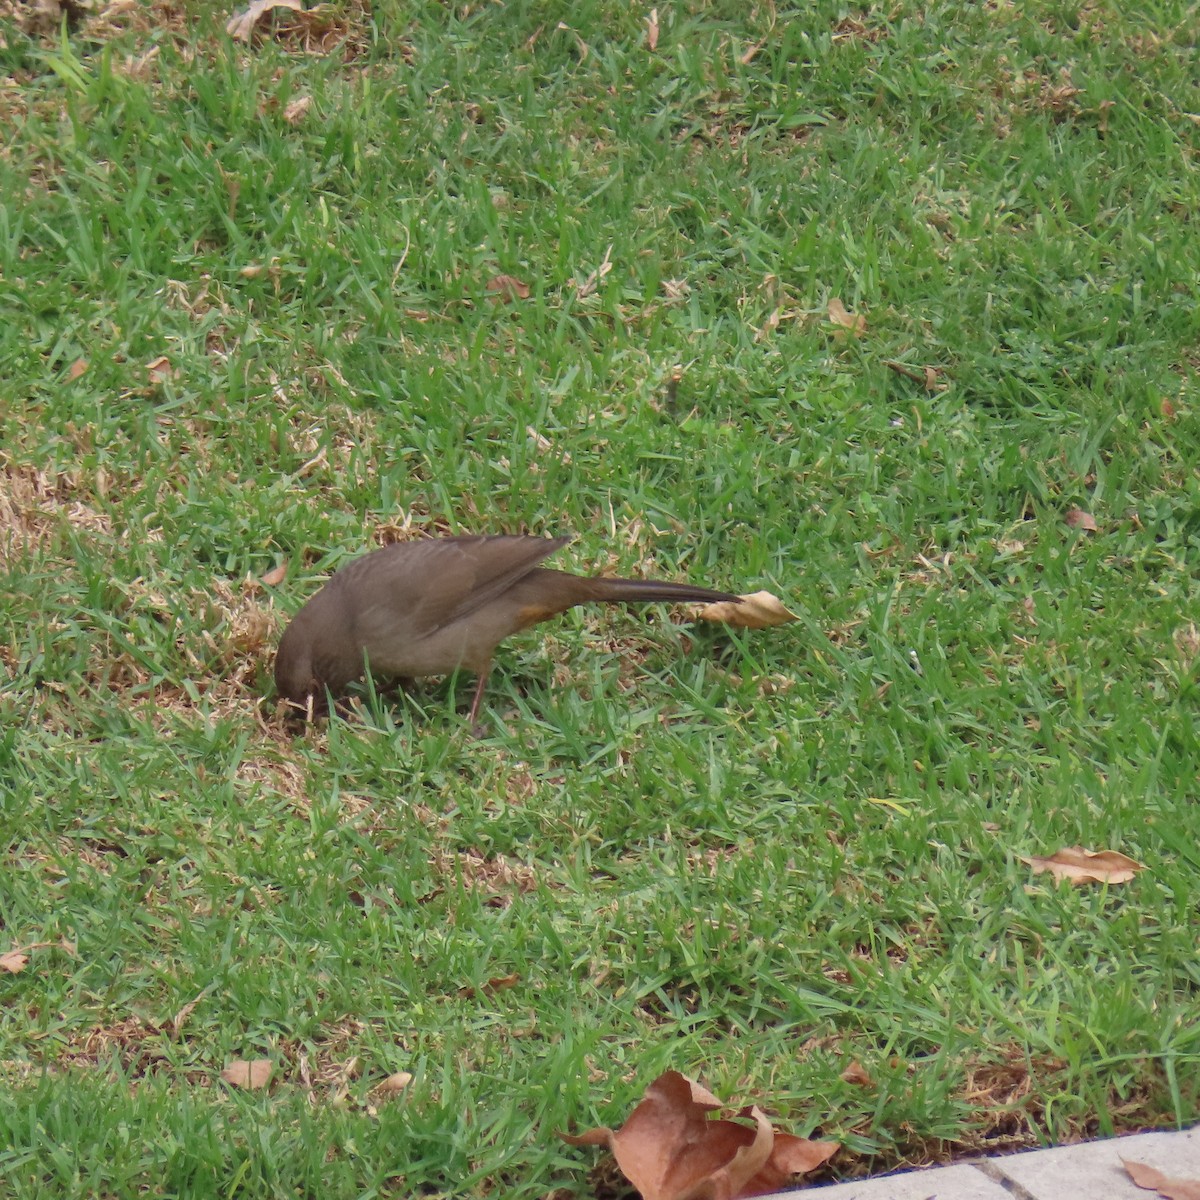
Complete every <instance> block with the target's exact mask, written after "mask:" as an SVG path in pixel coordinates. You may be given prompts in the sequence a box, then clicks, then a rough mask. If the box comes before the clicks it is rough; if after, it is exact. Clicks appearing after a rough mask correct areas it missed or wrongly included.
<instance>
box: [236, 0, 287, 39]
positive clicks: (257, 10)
mask: <svg viewBox="0 0 1200 1200" xmlns="http://www.w3.org/2000/svg"><path fill="white" fill-rule="evenodd" d="M273 8H288V9H291V11H292V12H303V11H304V5H303V4H302V3H301V0H253V3H251V4H249V5H247V6H246V8H244V9H243V10H242V11H241V12H240V13H234V15H233V16H232V17H230V18H229V20H228V21H226V22H225V32H226V33H227V34H229V36H230V37H231V38H234V39H235V40H237V41H239V42H248V41H249V40H250V37H251V35H252V34H253V33H254V27H255V26H256V25H257V24H258V23H259V21H261V20H262V19H263V17H264V16H266V14H267V13H269V12H270V11H271V10H272V9H273Z"/></svg>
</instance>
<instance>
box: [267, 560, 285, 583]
mask: <svg viewBox="0 0 1200 1200" xmlns="http://www.w3.org/2000/svg"><path fill="white" fill-rule="evenodd" d="M287 572H288V560H287V559H286V558H285V559H284V560H283V561H282V562H281V563H279V565H278V566H274V567H272V568H271V569H270V570H269V571H268V572H267V573H266V574H265V575H264V576H263V577H262V581H263V583H265V584H266V585H267V587H278V586H279V585H280V584H281V583H282V582H283V581H284V580H285V579H286V578H287Z"/></svg>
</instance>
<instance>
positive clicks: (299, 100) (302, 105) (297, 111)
mask: <svg viewBox="0 0 1200 1200" xmlns="http://www.w3.org/2000/svg"><path fill="white" fill-rule="evenodd" d="M311 106H312V97H311V96H297V97H296V98H295V99H294V100H289V101H288V103H287V105H286V106H285V107H284V110H283V119H284V120H285V121H286V122H287V123H288V124H289V125H296V124H299V122H300V119H301V118H302V117H303V116H304V114H305V113H306V112H308V110H309V108H310V107H311Z"/></svg>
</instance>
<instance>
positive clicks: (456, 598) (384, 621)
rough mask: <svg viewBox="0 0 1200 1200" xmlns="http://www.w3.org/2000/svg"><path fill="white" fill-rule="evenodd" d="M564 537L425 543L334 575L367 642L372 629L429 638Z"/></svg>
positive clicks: (499, 590)
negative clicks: (401, 628) (398, 625)
mask: <svg viewBox="0 0 1200 1200" xmlns="http://www.w3.org/2000/svg"><path fill="white" fill-rule="evenodd" d="M570 540H571V539H570V538H565V537H561V538H544V537H522V536H511V537H506V536H500V537H461V538H429V539H427V540H423V541H415V542H400V543H397V544H396V545H394V546H386V547H384V549H382V550H377V551H375V552H374V553H373V554H368V555H365V556H364V557H363V558H359V559H355V561H354V562H352V563H350V564H349V565H348V566H346V567H343V568H342V570H341V571H339V572H338V573H337V575H335V576H334V578H335V579H337V578H340V579H341V580H342V584H341V586H342V587H344V588H345V589H346V590H347V595H349V596H353V604H354V615H355V625H356V627H357V629H358V631H359V633H360V635H361V636H362V638H363V641H364V642H365V643H366V644H367V645H370V644H371V643H372V642H373V641H374V637H373V634H374V633H375V632H376V631H377V630H378V631H381V632H382V633H383V634H384V635H385V636H387V635H388V634H389V633H391V634H392V635H394V632H395V626H396V623H397V622H402V623H403V624H404V625H405V626H406V635H407V638H408V639H410V640H412V641H416V640H418V639H420V638H424V637H429V636H431V635H432V634H434V633H436V632H437V631H438V630H440V629H444V628H445V627H446V626H447V625H451V624H453V623H454V622H455V621H460V620H462V619H463V618H464V617H467V616H470V615H471V613H473V612H475V611H476V610H477V609H479V608H481V607H483V606H484V605H485V604H487V603H489V602H490V601H491V600H493V599H495V597H497V596H499V595H502V594H503V593H504V592H505V591H507V590H508V588H510V587H512V585H513V584H514V583H516V582H517V581H518V580H519V579H522V578H524V577H525V576H526V575H528V574H529V572H530V571H532V570H533V569H534V568H535V567H536V566H537V565H538V563H540V562H541V561H542V560H543V559H545V558H547V557H549V556H550V555H551V554H553V553H554V552H555V551H556V550H558V549H560V548H561V547H562V546H565V545H566V544H567V542H569V541H570Z"/></svg>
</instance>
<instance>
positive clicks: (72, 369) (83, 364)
mask: <svg viewBox="0 0 1200 1200" xmlns="http://www.w3.org/2000/svg"><path fill="white" fill-rule="evenodd" d="M87 369H88V360H87V359H86V358H77V359H76V360H75V361H74V362H73V363H72V364H71V365H70V366H69V367H68V368H67V378H68V379H78V378H79V377H80V375H82V374H83V373H84V371H86V370H87Z"/></svg>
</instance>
